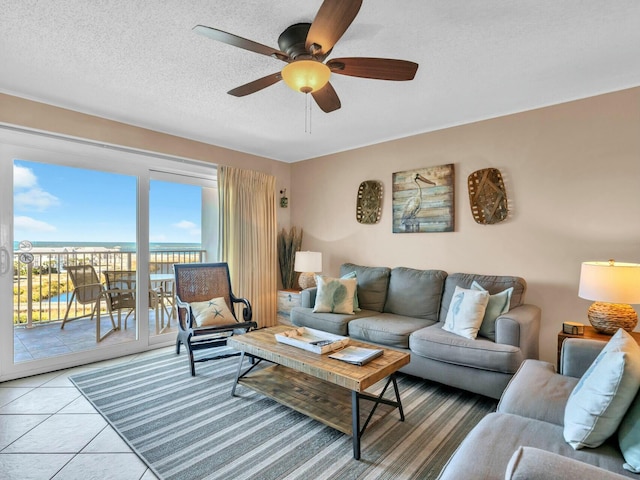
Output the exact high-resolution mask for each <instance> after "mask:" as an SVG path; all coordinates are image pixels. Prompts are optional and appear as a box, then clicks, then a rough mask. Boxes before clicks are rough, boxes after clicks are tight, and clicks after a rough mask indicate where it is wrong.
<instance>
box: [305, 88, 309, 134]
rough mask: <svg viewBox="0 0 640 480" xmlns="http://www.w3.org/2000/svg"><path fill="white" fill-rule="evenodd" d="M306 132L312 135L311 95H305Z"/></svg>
mask: <svg viewBox="0 0 640 480" xmlns="http://www.w3.org/2000/svg"><path fill="white" fill-rule="evenodd" d="M304 133H308V134H309V135H311V95H309V94H308V93H306V94H305V95H304Z"/></svg>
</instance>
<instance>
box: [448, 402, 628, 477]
mask: <svg viewBox="0 0 640 480" xmlns="http://www.w3.org/2000/svg"><path fill="white" fill-rule="evenodd" d="M520 446H528V447H534V448H539V449H541V450H546V451H548V452H552V453H557V454H558V455H562V456H565V457H569V458H573V459H575V460H578V461H581V462H585V463H588V464H590V465H595V466H597V467H601V468H604V469H605V470H609V471H612V472H615V473H618V474H621V475H624V476H626V477H631V478H637V476H636V477H633V474H632V473H630V472H627V471H625V470H624V469H623V468H622V463H623V460H622V455H621V454H620V450H619V449H618V448H617V446H616V445H615V444H614V443H610V442H607V443H605V444H603V445H601V446H600V447H598V448H594V449H583V450H574V449H573V448H571V446H569V445H568V444H566V443H565V442H564V441H563V440H562V427H561V426H560V425H555V424H553V423H548V422H542V421H540V420H533V419H531V418H526V417H520V416H518V415H511V414H508V413H490V414H489V415H487V416H485V417H484V418H483V419H482V420H480V422H479V423H478V424H477V425H476V426H475V427H474V428H473V430H471V432H470V433H469V435H467V437H466V438H465V439H464V440H463V441H462V443H461V444H460V446H459V447H458V450H457V451H456V453H455V454H454V455H453V457H452V458H451V459H450V460H449V463H448V464H447V466H446V467H445V469H444V470H443V472H442V474H441V476H440V477H439V480H454V479H455V480H460V479H467V478H483V479H503V478H505V472H506V470H507V465H508V464H509V460H510V458H511V456H512V455H513V452H515V451H516V449H517V448H518V447H520ZM557 473H558V475H557V476H556V478H562V473H561V472H557Z"/></svg>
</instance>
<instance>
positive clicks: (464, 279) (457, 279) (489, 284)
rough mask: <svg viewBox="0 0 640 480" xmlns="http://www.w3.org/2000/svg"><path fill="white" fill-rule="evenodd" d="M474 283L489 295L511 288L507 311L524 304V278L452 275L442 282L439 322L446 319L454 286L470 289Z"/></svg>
mask: <svg viewBox="0 0 640 480" xmlns="http://www.w3.org/2000/svg"><path fill="white" fill-rule="evenodd" d="M474 281H476V282H478V284H479V285H480V286H481V287H482V288H484V289H485V290H487V291H488V292H489V293H490V294H491V295H495V294H496V293H499V292H502V291H503V290H506V289H507V288H509V287H513V293H512V294H511V301H510V306H509V310H511V309H513V308H515V307H517V306H519V305H522V304H523V303H524V294H525V291H526V289H527V282H525V281H524V278H520V277H509V276H499V275H475V274H472V273H452V274H450V275H448V276H447V279H446V280H445V282H444V291H443V293H442V302H441V305H440V316H439V317H438V318H439V319H440V321H444V319H445V318H447V312H448V311H449V304H450V303H451V298H452V297H453V293H454V291H455V289H456V285H458V286H460V287H462V288H471V284H473V282H474Z"/></svg>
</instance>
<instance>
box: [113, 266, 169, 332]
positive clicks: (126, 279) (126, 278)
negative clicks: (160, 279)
mask: <svg viewBox="0 0 640 480" xmlns="http://www.w3.org/2000/svg"><path fill="white" fill-rule="evenodd" d="M103 273H104V278H105V283H106V289H105V294H104V296H105V298H106V300H107V310H108V312H109V315H111V318H112V319H113V314H114V313H115V312H117V313H118V329H119V328H120V326H121V324H122V314H123V312H126V315H125V318H124V329H125V330H126V329H127V320H129V317H131V316H133V317H134V318H135V311H136V272H135V270H106V271H104V272H103ZM149 308H150V309H154V310H155V313H156V320H157V318H158V315H159V308H161V301H160V298H159V295H158V293H157V292H156V291H155V290H153V289H149Z"/></svg>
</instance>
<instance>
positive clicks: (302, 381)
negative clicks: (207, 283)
mask: <svg viewBox="0 0 640 480" xmlns="http://www.w3.org/2000/svg"><path fill="white" fill-rule="evenodd" d="M286 330H291V327H288V326H286V325H282V326H278V327H270V328H263V329H259V330H254V331H252V332H248V333H245V334H243V335H237V336H232V337H230V338H229V340H228V342H227V343H228V345H229V346H231V347H233V348H235V349H237V350H240V351H241V352H242V353H241V356H240V363H239V364H238V373H237V374H236V380H235V382H234V384H233V389H232V391H231V394H232V395H235V392H236V386H237V384H242V385H244V386H246V387H249V388H251V389H252V390H255V391H257V392H259V393H261V394H263V395H266V396H267V397H270V398H272V399H274V400H276V401H277V402H279V403H281V404H283V405H286V406H287V407H289V408H292V409H293V410H296V411H298V412H300V413H303V414H304V415H307V416H309V417H311V418H313V419H315V420H318V421H320V422H322V423H324V424H325V425H328V426H330V427H332V428H335V429H336V430H339V431H341V432H343V433H346V434H347V435H351V436H352V437H353V458H355V459H356V460H359V459H360V438H361V437H362V434H363V433H364V431H365V429H366V428H367V425H369V423H370V422H371V421H372V420H375V419H377V418H379V417H381V416H382V415H383V414H386V413H388V410H389V409H391V410H394V409H396V408H397V409H398V410H399V413H400V420H401V421H404V412H403V410H402V403H401V401H400V392H399V391H398V384H397V383H396V379H395V375H394V374H395V372H397V371H398V369H400V367H402V366H403V365H406V364H408V363H409V360H410V356H409V354H408V353H404V352H400V351H397V350H391V349H387V348H382V347H380V346H377V345H370V344H367V343H363V342H358V341H355V340H351V341H350V342H349V344H350V345H355V346H358V347H365V348H382V349H383V350H384V353H383V355H382V356H380V357H378V358H376V359H374V360H372V361H370V362H369V363H367V364H366V365H363V366H357V365H351V364H349V363H346V362H342V361H340V360H334V359H332V358H328V354H324V355H320V354H317V353H312V352H308V351H306V350H302V349H300V348H296V347H293V346H291V345H286V344H283V343H279V342H277V341H276V338H275V334H276V333H281V332H284V331H286ZM245 356H248V357H250V358H253V359H255V360H257V362H254V363H253V364H252V365H250V366H249V367H248V368H247V369H246V370H245V371H242V364H243V361H244V357H245ZM263 360H265V361H267V362H270V363H273V364H274V365H272V366H270V367H268V368H264V369H257V370H254V368H255V367H256V366H257V365H258V364H259V363H260V362H261V361H263ZM250 372H251V374H250V375H248V374H249V373H250ZM387 377H388V379H387V382H386V384H385V387H384V388H383V390H382V393H380V395H378V396H374V395H372V394H369V393H366V392H365V390H366V389H367V388H369V387H371V386H372V385H373V384H375V383H377V382H379V381H380V380H383V379H385V378H387ZM389 385H393V390H394V393H395V400H389V399H386V398H383V395H384V394H385V392H386V390H387V388H388V387H389ZM360 400H366V402H364V403H363V404H362V405H361V404H360ZM378 406H382V407H381V408H380V409H378V408H377V407H378ZM385 407H386V408H385ZM389 407H390V408H389ZM383 410H387V411H386V412H384V411H383ZM361 424H362V425H363V426H362V428H361V427H360V425H361Z"/></svg>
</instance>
